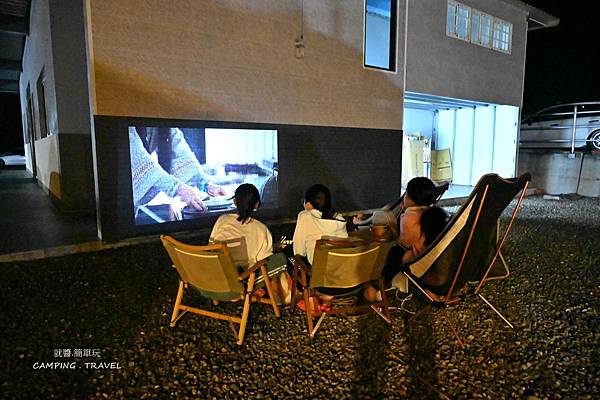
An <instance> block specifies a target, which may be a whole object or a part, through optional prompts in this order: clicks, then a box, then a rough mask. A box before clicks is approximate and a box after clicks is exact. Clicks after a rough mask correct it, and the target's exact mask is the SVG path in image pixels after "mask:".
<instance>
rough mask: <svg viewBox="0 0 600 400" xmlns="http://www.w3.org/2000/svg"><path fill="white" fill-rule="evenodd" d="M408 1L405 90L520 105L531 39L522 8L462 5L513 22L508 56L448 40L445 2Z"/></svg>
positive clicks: (480, 0) (475, 2)
mask: <svg viewBox="0 0 600 400" xmlns="http://www.w3.org/2000/svg"><path fill="white" fill-rule="evenodd" d="M406 1H407V3H408V34H407V35H406V40H407V43H406V45H407V50H406V60H407V63H406V90H407V91H411V92H418V93H426V94H433V95H438V96H445V97H452V98H458V99H467V100H477V101H485V102H490V103H495V104H503V105H513V106H517V107H520V106H521V103H522V94H523V79H524V74H525V47H526V36H527V14H526V12H525V11H524V10H522V9H520V8H518V7H516V6H513V5H510V4H507V3H505V2H503V1H497V0H460V1H459V2H460V3H461V4H464V5H467V6H469V7H472V8H475V9H477V10H480V11H483V12H485V13H488V14H490V15H492V16H494V17H498V18H501V19H503V20H505V21H508V22H510V23H512V24H513V33H512V50H511V53H510V54H506V53H502V52H499V51H495V50H492V49H489V48H485V47H482V46H478V45H475V44H473V43H469V42H466V41H462V40H460V39H456V38H453V37H449V36H447V35H446V16H447V4H448V2H447V0H406ZM401 10H402V11H403V12H405V11H404V10H405V9H404V8H402V7H401ZM405 16H406V15H405Z"/></svg>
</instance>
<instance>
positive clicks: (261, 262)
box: [238, 257, 268, 281]
mask: <svg viewBox="0 0 600 400" xmlns="http://www.w3.org/2000/svg"><path fill="white" fill-rule="evenodd" d="M267 258H268V257H267ZM267 258H263V259H262V260H259V261H257V262H256V264H254V265H253V266H251V267H250V268H248V269H247V270H246V271H244V272H243V273H242V274H240V276H239V277H238V279H239V280H240V281H243V280H244V279H248V277H249V276H250V275H251V274H252V273H253V272H256V271H257V270H259V269H260V267H262V266H263V265H264V264H265V261H267Z"/></svg>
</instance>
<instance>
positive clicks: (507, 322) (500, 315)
mask: <svg viewBox="0 0 600 400" xmlns="http://www.w3.org/2000/svg"><path fill="white" fill-rule="evenodd" d="M477 295H478V296H479V297H481V300H483V302H484V303H485V304H487V305H488V306H489V307H490V308H491V309H492V310H494V312H495V313H496V314H498V316H499V317H500V318H502V320H503V321H504V322H506V325H508V326H510V328H511V329H514V326H513V324H511V323H510V322H509V321H508V320H507V319H506V318H505V317H504V315H502V314H500V311H498V310H496V307H494V306H493V305H492V303H490V302H489V301H487V299H486V298H485V297H483V295H482V294H481V293H477Z"/></svg>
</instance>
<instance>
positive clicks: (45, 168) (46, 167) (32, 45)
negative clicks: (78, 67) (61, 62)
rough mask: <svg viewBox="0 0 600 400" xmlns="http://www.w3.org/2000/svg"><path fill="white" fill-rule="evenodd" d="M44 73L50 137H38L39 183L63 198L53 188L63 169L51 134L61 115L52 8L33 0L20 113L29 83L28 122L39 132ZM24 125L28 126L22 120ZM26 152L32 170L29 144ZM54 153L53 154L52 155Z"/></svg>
mask: <svg viewBox="0 0 600 400" xmlns="http://www.w3.org/2000/svg"><path fill="white" fill-rule="evenodd" d="M42 71H43V74H44V76H45V94H46V96H45V102H46V119H47V121H48V133H49V134H50V136H49V137H47V138H42V139H37V140H35V146H36V150H37V151H36V164H37V171H34V172H36V174H37V177H38V181H39V182H40V184H41V185H42V186H43V187H44V188H46V189H47V190H49V191H50V192H51V193H52V194H53V195H54V196H55V197H57V198H60V197H61V191H60V185H54V187H51V186H52V185H51V184H50V176H56V175H57V174H59V171H60V161H59V158H58V154H57V152H58V143H57V138H56V137H52V136H53V134H56V133H57V131H58V122H57V120H58V118H57V108H56V92H55V83H54V63H53V59H52V36H51V31H50V9H49V4H48V2H47V1H35V0H34V1H32V2H31V15H30V28H29V36H28V37H27V40H26V42H25V49H24V53H23V72H22V74H21V79H20V81H19V89H20V98H21V115H24V116H27V115H28V111H27V107H28V105H27V87H28V86H29V89H30V93H31V98H32V99H33V101H32V105H33V109H32V113H33V120H32V121H28V122H29V124H32V125H33V129H34V130H35V132H40V129H41V127H40V118H39V110H38V109H37V107H38V104H39V103H38V102H37V101H36V99H37V98H38V93H37V86H36V84H37V80H38V78H39V76H40V74H41V73H42ZM23 126H24V127H26V126H29V125H28V124H27V123H26V121H23ZM25 148H26V152H27V158H28V160H29V162H28V168H29V169H30V170H31V168H32V163H31V161H30V160H31V157H32V154H31V152H30V148H29V146H27V145H26V146H25ZM51 152H52V154H51Z"/></svg>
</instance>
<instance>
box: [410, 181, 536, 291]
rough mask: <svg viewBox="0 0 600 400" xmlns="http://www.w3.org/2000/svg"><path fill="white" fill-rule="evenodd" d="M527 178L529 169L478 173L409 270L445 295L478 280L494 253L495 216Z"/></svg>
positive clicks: (431, 288)
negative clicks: (506, 174)
mask: <svg viewBox="0 0 600 400" xmlns="http://www.w3.org/2000/svg"><path fill="white" fill-rule="evenodd" d="M530 180H531V175H530V174H529V173H526V174H524V175H522V176H520V177H518V178H515V179H503V178H501V177H500V176H498V175H497V174H487V175H484V176H483V177H481V179H480V180H479V182H478V183H477V185H476V186H475V188H474V189H473V191H472V193H471V195H470V196H469V198H468V199H467V201H466V202H465V204H463V206H462V207H461V208H460V209H459V210H458V212H456V214H454V216H453V217H452V219H451V220H450V222H449V223H448V225H447V226H446V227H445V228H444V231H443V232H442V233H441V234H440V236H439V237H438V238H437V239H436V240H435V241H434V242H433V243H431V244H430V245H429V246H428V247H427V249H425V251H424V252H423V253H422V254H421V256H419V257H417V258H416V259H415V260H412V261H411V262H410V263H408V267H409V269H410V272H411V273H412V274H413V275H414V276H416V277H418V278H420V282H421V283H423V285H424V286H425V287H426V288H427V289H429V290H431V291H432V292H434V293H436V294H438V295H445V296H448V297H451V295H452V294H453V293H456V291H457V290H459V289H460V288H462V287H463V286H464V285H465V284H466V283H467V282H469V281H479V280H481V279H482V278H483V275H484V274H485V273H486V271H487V269H488V267H489V266H490V263H491V262H492V260H493V259H494V257H495V255H496V250H497V221H498V218H500V215H501V214H502V212H503V211H504V209H505V208H506V207H507V206H508V205H509V204H510V202H511V201H512V200H513V199H514V197H515V196H516V195H517V194H518V193H519V192H523V191H524V189H525V188H526V186H527V183H528V182H529V181H530ZM518 205H519V203H518V204H517V206H518ZM514 215H516V209H515V213H513V216H514Z"/></svg>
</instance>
